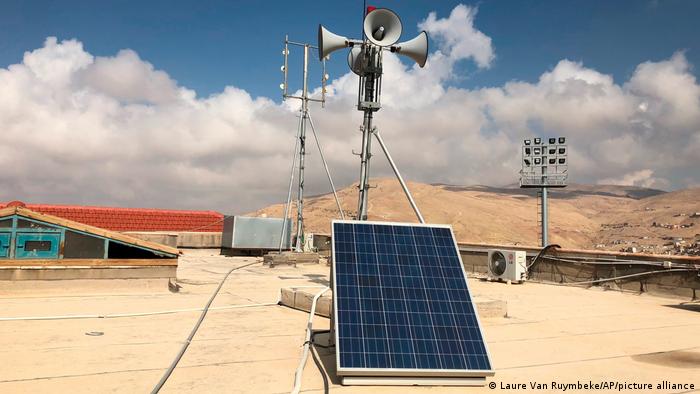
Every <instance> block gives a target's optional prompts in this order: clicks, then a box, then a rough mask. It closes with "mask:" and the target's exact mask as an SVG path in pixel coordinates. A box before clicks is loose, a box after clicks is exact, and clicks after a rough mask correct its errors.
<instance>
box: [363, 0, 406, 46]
mask: <svg viewBox="0 0 700 394" xmlns="http://www.w3.org/2000/svg"><path fill="white" fill-rule="evenodd" d="M363 30H364V32H365V36H367V39H368V40H369V41H370V42H371V43H372V44H375V45H379V46H381V47H386V46H390V45H393V44H395V43H396V41H398V40H399V37H401V19H399V16H398V15H396V14H395V13H394V11H391V10H389V9H386V8H377V9H375V10H373V11H370V12H369V13H368V14H367V16H365V23H364V28H363Z"/></svg>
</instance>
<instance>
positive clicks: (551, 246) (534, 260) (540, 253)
mask: <svg viewBox="0 0 700 394" xmlns="http://www.w3.org/2000/svg"><path fill="white" fill-rule="evenodd" d="M552 248H559V249H561V246H559V245H557V244H549V245H547V246H545V247H544V248H542V249H540V252H539V253H537V256H535V258H534V259H532V262H531V263H530V265H528V266H527V267H525V268H526V269H527V270H528V271H529V270H530V267H532V266H533V265H535V263H537V261H538V260H539V259H540V257H542V255H543V254H545V252H547V251H548V250H549V249H552Z"/></svg>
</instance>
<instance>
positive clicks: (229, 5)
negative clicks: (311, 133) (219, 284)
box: [0, 0, 700, 100]
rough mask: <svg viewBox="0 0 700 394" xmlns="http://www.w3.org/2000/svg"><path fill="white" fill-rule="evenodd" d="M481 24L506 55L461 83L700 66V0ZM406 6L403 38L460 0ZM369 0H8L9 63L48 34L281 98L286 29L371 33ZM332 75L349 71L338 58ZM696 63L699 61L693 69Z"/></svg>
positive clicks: (510, 12)
mask: <svg viewBox="0 0 700 394" xmlns="http://www.w3.org/2000/svg"><path fill="white" fill-rule="evenodd" d="M464 3H465V4H467V5H472V6H477V7H478V9H479V13H478V16H477V18H476V21H475V26H476V28H477V29H479V30H481V31H482V32H484V34H486V35H488V36H490V37H491V38H492V40H493V47H494V50H495V53H496V60H495V62H494V63H493V64H492V65H491V67H490V68H489V69H484V70H477V69H476V68H475V67H474V65H473V63H470V62H466V61H465V62H461V64H460V65H458V70H457V71H458V74H459V75H460V77H459V78H455V79H454V80H453V81H452V82H451V84H453V85H457V86H461V87H468V88H474V87H484V86H500V85H502V84H503V83H505V82H507V81H509V80H524V81H536V79H537V78H538V77H539V76H540V75H541V74H542V73H543V72H544V71H546V70H548V69H551V68H552V67H554V66H555V65H556V64H557V62H558V61H559V60H561V59H570V60H574V61H581V62H583V63H584V65H585V66H587V67H591V68H594V69H596V70H598V71H599V72H602V73H606V74H611V75H612V76H613V77H614V78H615V81H616V82H618V83H620V82H624V81H625V80H627V79H628V78H629V76H630V75H631V74H632V73H633V71H634V69H635V67H636V66H637V65H638V64H639V63H642V62H644V61H648V60H652V61H657V60H661V59H666V58H669V57H670V56H671V55H672V54H673V53H674V52H675V51H677V50H685V51H686V52H685V54H686V57H687V59H688V61H689V62H690V63H691V64H694V65H696V66H697V65H698V64H700V48H698V43H700V24H698V23H697V18H696V17H697V16H698V15H700V2H698V1H691V0H669V1H663V0H658V1H640V0H636V1H621V0H620V1H489V0H485V1H480V2H464ZM370 4H373V5H376V6H381V7H387V8H391V9H393V10H395V11H396V12H397V13H399V15H400V16H401V19H402V22H403V25H404V35H403V39H408V38H411V37H413V35H415V33H416V32H417V27H416V25H417V23H418V22H419V21H421V20H423V19H424V18H425V17H426V16H427V14H428V13H429V12H430V11H436V12H437V15H438V17H445V16H446V15H449V12H450V10H452V9H453V8H454V6H455V5H457V4H459V2H457V1H419V0H411V1H405V0H404V1H393V0H386V1H378V2H375V3H372V2H370ZM362 7H363V5H362V2H361V1H342V2H327V1H279V2H275V1H268V2H256V1H245V2H241V1H199V2H195V1H146V2H144V1H110V2H106V1H105V2H103V1H70V0H68V1H13V0H5V1H3V7H2V12H1V13H0V36H2V37H3V39H2V40H0V65H1V66H3V67H6V66H8V65H9V64H13V63H18V62H20V61H21V59H22V54H23V53H24V52H25V51H27V50H32V49H34V48H38V47H40V46H41V45H42V43H43V42H44V39H45V38H46V37H47V36H56V37H58V39H59V41H60V40H62V39H70V38H76V39H78V40H80V41H82V42H83V44H84V46H85V49H86V50H87V51H88V52H90V53H92V54H93V55H97V56H113V55H114V54H115V53H116V52H117V51H118V50H120V49H124V48H130V49H133V50H134V51H136V52H137V53H138V54H139V56H140V57H141V58H142V59H144V60H146V61H149V62H151V63H152V64H153V65H154V66H155V67H156V68H157V69H163V70H166V71H167V72H168V74H169V75H170V76H171V77H172V78H173V79H175V80H177V81H178V83H179V84H180V85H182V86H186V87H188V88H191V89H194V90H195V91H196V92H197V94H198V96H200V97H206V96H208V95H210V94H212V93H218V92H221V91H222V90H223V89H224V87H225V86H227V85H233V86H237V87H240V88H243V89H245V90H246V91H248V92H249V93H251V94H252V95H253V96H267V97H272V98H275V99H276V100H278V97H279V89H278V85H279V82H280V79H281V76H280V73H279V66H280V64H281V56H280V49H281V45H282V44H281V43H282V40H283V38H284V35H285V34H287V33H288V34H290V38H292V39H295V40H298V41H307V42H311V43H314V42H315V40H316V29H317V25H318V23H323V24H324V25H326V26H327V27H328V28H329V29H330V30H331V31H334V32H337V33H339V34H343V35H347V36H350V37H359V34H360V21H361V9H362ZM329 70H330V72H331V74H332V76H333V75H334V76H338V75H341V74H344V73H345V72H346V71H347V70H346V64H345V61H344V60H342V59H341V58H339V57H335V58H334V59H333V61H331V62H330V64H329ZM693 71H694V72H696V70H693Z"/></svg>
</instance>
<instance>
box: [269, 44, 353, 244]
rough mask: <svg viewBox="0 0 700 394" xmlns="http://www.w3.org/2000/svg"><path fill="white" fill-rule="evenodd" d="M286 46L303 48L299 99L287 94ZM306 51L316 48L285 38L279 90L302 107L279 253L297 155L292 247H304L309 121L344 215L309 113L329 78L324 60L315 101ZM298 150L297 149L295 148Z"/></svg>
mask: <svg viewBox="0 0 700 394" xmlns="http://www.w3.org/2000/svg"><path fill="white" fill-rule="evenodd" d="M289 45H296V46H301V47H303V48H304V65H303V82H302V84H303V85H302V92H301V96H295V95H292V94H288V92H287V88H288V84H287V75H288V73H287V66H288V56H289ZM309 48H317V47H315V46H313V45H310V44H305V43H298V42H293V41H289V37H288V36H285V40H284V51H283V52H282V54H283V55H284V66H282V72H284V83H283V84H282V85H281V87H282V91H283V92H282V97H283V98H284V99H288V98H295V99H299V100H301V108H300V109H299V126H298V130H297V138H296V145H295V148H294V159H293V161H292V173H291V176H290V181H289V192H288V194H287V205H286V206H285V210H284V219H285V220H284V221H283V224H282V236H281V237H280V248H279V249H280V250H279V251H280V252H281V251H282V244H283V237H284V234H285V232H286V230H287V220H286V219H287V215H288V213H289V212H290V211H291V209H290V208H291V193H292V185H293V180H294V166H295V165H296V164H297V162H296V160H297V155H298V157H299V162H298V169H299V173H298V174H299V175H298V183H297V215H296V236H295V237H296V242H295V244H294V247H293V249H294V250H295V251H296V252H302V251H303V248H304V170H305V168H306V164H305V158H306V124H307V122H309V124H310V125H311V131H312V132H313V136H314V140H315V141H316V146H317V147H318V151H319V154H320V157H321V160H322V162H323V168H324V169H325V172H326V176H327V177H328V181H329V183H330V185H331V189H332V190H333V196H334V198H335V202H336V205H337V206H338V211H339V212H340V217H341V218H342V219H345V214H344V213H343V210H342V208H341V206H340V200H339V199H338V194H337V192H336V190H335V185H334V184H333V179H332V178H331V173H330V171H329V169H328V164H327V163H326V159H325V157H324V156H323V150H322V149H321V144H320V143H319V141H318V135H317V134H316V129H315V128H314V125H313V120H312V119H311V114H310V113H309V101H315V102H320V103H321V105H323V104H324V103H325V94H326V81H327V79H328V76H327V75H326V70H325V61H324V62H322V64H323V76H322V77H321V86H322V93H321V94H322V96H321V97H322V98H321V99H315V98H311V97H309V84H308V79H309ZM297 148H298V149H297Z"/></svg>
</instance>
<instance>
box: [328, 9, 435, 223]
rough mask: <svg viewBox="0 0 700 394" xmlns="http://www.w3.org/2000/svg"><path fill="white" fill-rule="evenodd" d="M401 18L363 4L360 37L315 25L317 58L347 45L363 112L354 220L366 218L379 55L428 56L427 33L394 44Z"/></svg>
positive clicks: (379, 83)
mask: <svg viewBox="0 0 700 394" xmlns="http://www.w3.org/2000/svg"><path fill="white" fill-rule="evenodd" d="M401 30H402V27H401V20H400V19H399V16H398V15H396V14H395V13H394V12H393V11H391V10H388V9H386V8H375V7H366V8H365V15H364V20H363V26H362V32H363V35H364V37H363V39H362V40H354V39H349V38H347V37H343V36H339V35H337V34H334V33H331V32H330V31H328V30H327V29H326V28H325V27H323V25H319V26H318V54H319V58H320V59H326V58H327V56H329V55H330V54H331V52H334V51H337V50H340V49H343V48H348V47H349V48H351V49H350V52H349V53H348V65H349V66H350V70H352V72H354V73H355V74H357V75H358V76H359V77H360V78H359V84H358V92H357V109H358V110H360V111H363V112H364V117H363V121H362V127H361V129H360V130H361V131H362V151H361V152H360V182H359V184H358V189H359V196H358V202H357V217H356V219H357V220H367V210H368V197H369V188H370V186H369V179H370V159H371V158H372V134H373V133H374V126H373V125H372V118H373V116H374V112H376V111H379V109H380V108H381V102H380V97H381V91H382V54H383V51H390V52H393V53H397V54H399V55H402V56H406V57H409V58H411V59H413V60H414V61H415V62H416V63H417V64H418V66H420V67H423V66H425V62H426V60H427V58H428V34H427V33H425V32H421V33H420V34H418V36H416V37H415V38H413V39H411V40H409V41H406V42H401V43H397V41H398V40H399V38H400V37H401ZM376 136H377V139H378V141H379V144H380V145H381V147H382V150H383V151H384V153H385V155H386V156H387V159H388V160H389V162H390V164H391V166H392V169H393V170H394V173H395V174H396V176H397V178H398V179H399V182H400V183H401V187H402V188H403V190H404V192H405V193H406V197H407V198H408V200H409V202H410V203H411V207H413V209H414V211H415V213H416V216H418V219H419V220H420V221H421V222H423V217H422V215H421V214H420V212H419V210H418V208H417V207H416V205H415V201H414V200H413V197H412V196H411V193H410V192H409V191H408V187H407V186H406V183H405V182H404V181H403V178H401V175H400V173H399V171H398V169H397V168H396V165H395V163H394V162H393V160H392V159H391V156H390V155H389V152H388V150H387V148H386V145H385V144H384V142H383V140H381V137H379V135H378V134H377V135H376Z"/></svg>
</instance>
